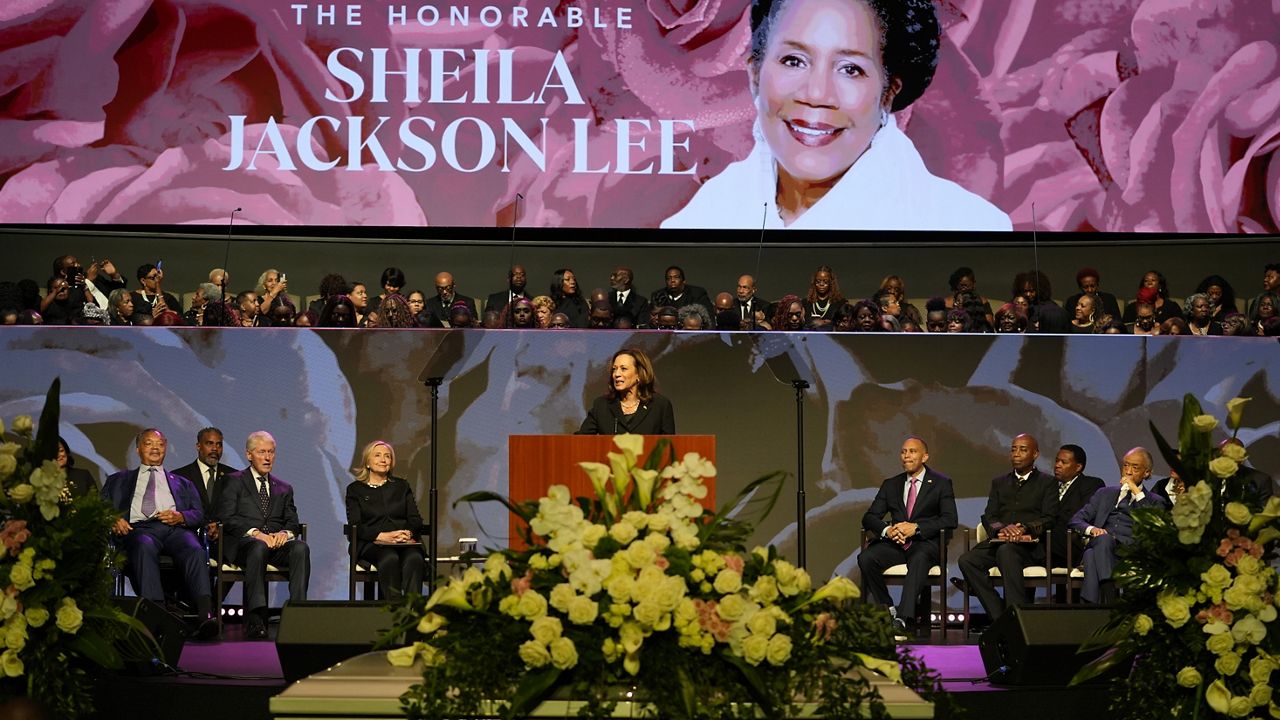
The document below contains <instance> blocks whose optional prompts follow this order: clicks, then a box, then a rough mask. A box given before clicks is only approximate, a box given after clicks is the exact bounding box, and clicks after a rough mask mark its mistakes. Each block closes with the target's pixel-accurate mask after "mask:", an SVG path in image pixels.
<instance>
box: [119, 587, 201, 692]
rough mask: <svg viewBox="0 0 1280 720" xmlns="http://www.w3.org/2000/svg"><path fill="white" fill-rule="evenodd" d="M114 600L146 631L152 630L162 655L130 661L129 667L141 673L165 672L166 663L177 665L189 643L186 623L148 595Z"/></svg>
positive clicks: (122, 610)
mask: <svg viewBox="0 0 1280 720" xmlns="http://www.w3.org/2000/svg"><path fill="white" fill-rule="evenodd" d="M113 600H114V601H115V604H116V607H118V608H119V609H120V610H121V612H123V613H124V614H126V615H131V616H133V617H135V618H137V619H138V620H139V621H140V622H141V623H142V624H143V625H146V626H147V630H150V631H151V635H152V636H153V637H155V639H156V643H157V644H159V645H160V657H158V658H153V659H152V660H151V662H133V663H129V665H128V667H127V669H128V670H129V671H130V672H132V673H136V674H139V675H154V674H156V673H159V672H164V671H165V670H166V668H165V667H163V666H165V665H168V666H170V667H177V666H178V659H179V658H180V657H182V646H183V645H185V644H186V643H187V626H186V623H184V622H182V619H181V618H179V617H178V616H176V615H174V614H173V613H171V612H169V611H168V610H165V609H164V608H163V607H161V606H159V605H157V604H155V603H153V602H151V601H150V600H147V599H145V598H137V597H120V596H117V597H115V598H113Z"/></svg>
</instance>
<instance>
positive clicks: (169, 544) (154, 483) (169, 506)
mask: <svg viewBox="0 0 1280 720" xmlns="http://www.w3.org/2000/svg"><path fill="white" fill-rule="evenodd" d="M137 448H138V459H139V461H141V466H140V467H139V468H138V469H137V470H124V471H121V472H118V473H115V474H114V475H112V476H111V477H109V478H107V482H106V483H105V484H104V485H103V486H102V497H104V498H105V499H106V500H107V502H109V503H111V505H112V506H113V507H115V509H116V510H119V511H120V514H121V515H120V517H119V518H117V519H116V522H115V525H114V526H113V527H112V528H111V531H112V532H113V533H115V534H116V535H118V536H120V542H121V545H122V546H123V548H124V553H125V558H126V561H125V574H126V575H127V576H128V577H129V582H130V583H131V584H132V585H133V589H134V592H136V593H137V594H138V596H139V597H142V598H146V599H147V600H151V601H153V602H157V603H163V602H164V589H163V587H162V586H161V583H160V555H161V554H165V555H169V556H170V557H172V558H173V561H174V564H175V565H176V566H177V567H178V569H179V570H180V572H181V574H182V578H183V582H184V585H185V588H184V589H185V591H186V593H187V594H188V595H189V596H190V598H191V599H192V600H194V601H195V604H196V612H197V614H198V616H199V625H198V627H197V629H196V633H197V634H198V635H199V636H200V637H201V638H209V637H212V636H213V635H214V634H215V633H217V631H218V624H217V621H216V620H215V619H214V617H213V603H212V602H211V600H210V594H209V572H208V564H207V562H208V554H207V553H206V552H205V549H204V546H203V545H202V544H201V543H200V539H199V538H198V537H197V536H196V531H197V530H199V528H200V526H201V524H202V523H203V522H204V510H203V507H202V506H201V504H200V493H199V492H198V491H197V490H196V488H195V486H194V485H192V484H191V481H189V480H187V479H186V478H184V477H181V476H179V475H175V474H173V473H171V472H168V471H167V470H165V469H164V458H165V454H166V452H167V451H168V441H167V440H166V439H165V437H164V434H163V433H161V432H160V431H159V430H156V429H155V428H148V429H146V430H143V431H142V432H141V433H138V438H137Z"/></svg>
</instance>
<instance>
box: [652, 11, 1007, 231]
mask: <svg viewBox="0 0 1280 720" xmlns="http://www.w3.org/2000/svg"><path fill="white" fill-rule="evenodd" d="M751 31H752V38H751V56H750V60H749V63H750V67H749V73H748V74H749V77H750V79H751V90H752V95H753V97H754V98H755V106H756V115H757V117H756V123H755V128H754V135H755V140H756V142H755V148H754V149H753V150H752V152H751V154H750V155H748V156H747V158H746V159H744V160H741V161H738V162H735V163H733V164H731V165H729V166H728V167H727V168H726V169H725V170H724V172H722V173H720V174H719V175H717V176H715V177H713V178H711V179H710V180H708V181H707V182H706V183H705V184H704V185H703V186H702V187H701V188H700V189H699V190H698V192H697V193H696V194H695V195H694V197H693V198H692V199H691V200H690V201H689V203H688V205H686V206H685V207H684V208H683V209H682V210H680V211H679V212H677V213H676V214H675V215H673V216H671V217H670V218H668V219H667V220H666V222H664V223H663V227H667V228H713V227H714V228H752V227H760V223H761V217H762V216H761V214H760V213H756V212H750V211H748V208H751V207H758V208H760V209H761V213H763V222H764V226H765V227H768V228H777V229H782V228H794V229H811V230H837V229H839V230H843V229H879V230H962V231H975V230H977V231H981V230H991V231H1007V230H1011V229H1012V224H1011V222H1010V220H1009V216H1008V215H1006V214H1005V213H1004V212H1002V211H1001V210H1000V209H999V208H997V207H995V206H994V205H992V204H991V203H989V202H987V201H986V200H984V199H983V198H981V197H979V196H977V195H975V194H973V193H971V192H969V191H968V190H965V189H964V188H963V187H961V186H959V185H957V184H956V183H954V182H951V181H949V180H944V179H942V178H939V177H936V176H935V175H933V174H931V173H930V172H929V170H928V168H926V167H925V164H924V161H923V160H922V159H921V156H920V153H919V152H917V151H916V148H915V145H914V144H913V143H912V142H911V140H910V139H909V138H908V137H907V136H906V135H905V134H903V132H902V131H901V130H899V129H898V126H897V122H896V120H895V118H894V115H893V113H895V112H898V111H900V110H903V109H905V108H907V107H908V106H910V105H911V103H913V102H915V101H916V99H918V98H919V97H920V96H921V94H923V93H924V91H925V90H926V89H927V88H928V86H929V83H930V82H931V81H932V80H933V75H934V70H935V69H936V67H937V63H938V43H939V36H940V33H941V29H940V26H939V24H938V18H937V15H936V13H935V10H934V7H933V3H932V1H931V0H755V3H754V4H753V6H752V12H751Z"/></svg>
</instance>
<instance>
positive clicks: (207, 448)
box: [173, 427, 236, 540]
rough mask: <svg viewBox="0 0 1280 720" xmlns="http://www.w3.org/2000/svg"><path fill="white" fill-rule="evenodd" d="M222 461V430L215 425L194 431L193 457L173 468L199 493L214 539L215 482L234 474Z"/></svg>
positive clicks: (216, 484) (212, 538)
mask: <svg viewBox="0 0 1280 720" xmlns="http://www.w3.org/2000/svg"><path fill="white" fill-rule="evenodd" d="M221 460H222V431H221V430H219V429H218V428H216V427H207V428H202V429H201V430H200V431H199V432H197V433H196V459H195V461H194V462H192V463H191V464H190V465H183V466H182V467H180V468H178V469H177V470H174V471H173V474H174V475H181V476H182V477H184V478H186V479H188V480H190V481H191V484H192V485H195V486H196V490H198V491H199V492H200V503H201V507H203V508H204V520H205V522H206V523H208V531H209V534H210V537H209V539H210V540H216V539H217V537H216V533H217V528H216V527H215V523H216V522H217V521H218V517H217V515H216V514H215V513H214V508H215V503H214V494H215V492H216V491H217V489H218V483H219V482H221V481H222V479H223V478H225V477H226V476H228V475H230V474H232V473H234V472H235V471H236V469H235V468H233V467H231V466H230V465H224V464H222V462H221Z"/></svg>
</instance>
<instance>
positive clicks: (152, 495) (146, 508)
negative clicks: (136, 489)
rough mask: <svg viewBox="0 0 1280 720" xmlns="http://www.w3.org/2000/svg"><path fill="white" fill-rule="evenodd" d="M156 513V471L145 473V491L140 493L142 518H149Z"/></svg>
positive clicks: (152, 469)
mask: <svg viewBox="0 0 1280 720" xmlns="http://www.w3.org/2000/svg"><path fill="white" fill-rule="evenodd" d="M155 512H156V469H155V468H151V469H150V470H149V471H148V472H147V489H146V490H144V491H142V517H143V518H149V517H151V516H152V515H154V514H155Z"/></svg>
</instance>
